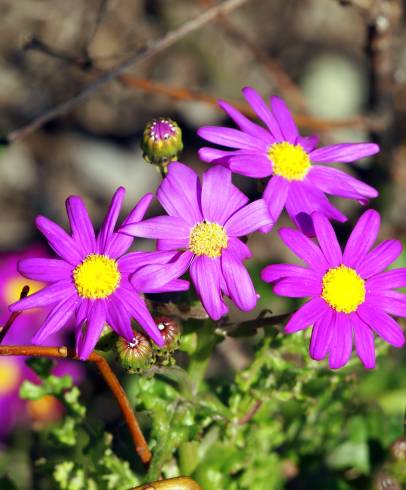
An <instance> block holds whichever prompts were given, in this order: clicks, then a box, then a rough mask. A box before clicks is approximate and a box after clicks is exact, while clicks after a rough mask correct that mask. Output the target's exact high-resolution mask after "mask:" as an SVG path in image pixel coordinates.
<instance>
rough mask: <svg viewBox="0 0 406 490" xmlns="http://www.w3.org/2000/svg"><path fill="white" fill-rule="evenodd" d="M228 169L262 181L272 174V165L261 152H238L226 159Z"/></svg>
mask: <svg viewBox="0 0 406 490" xmlns="http://www.w3.org/2000/svg"><path fill="white" fill-rule="evenodd" d="M227 162H228V168H229V169H230V170H232V171H233V172H234V173H236V174H240V175H245V176H246V177H253V178H255V179H262V178H264V177H269V176H270V175H271V174H272V163H271V161H270V160H269V158H268V157H267V156H266V153H265V152H264V151H262V152H248V151H245V152H238V153H236V154H235V155H232V156H230V157H229V158H228V160H227Z"/></svg>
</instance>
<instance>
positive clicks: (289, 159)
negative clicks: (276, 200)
mask: <svg viewBox="0 0 406 490" xmlns="http://www.w3.org/2000/svg"><path fill="white" fill-rule="evenodd" d="M268 157H269V159H270V160H271V161H272V169H273V173H274V174H275V175H279V176H280V177H283V178H285V179H286V180H289V181H290V180H303V179H304V178H305V177H306V175H307V173H308V171H309V170H310V167H311V164H310V158H309V155H308V154H307V153H306V152H305V150H304V149H303V147H302V146H300V145H292V144H291V143H288V142H287V141H284V142H282V143H274V144H273V145H271V146H270V147H269V149H268Z"/></svg>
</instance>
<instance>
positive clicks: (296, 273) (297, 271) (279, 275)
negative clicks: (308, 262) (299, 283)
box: [261, 264, 321, 282]
mask: <svg viewBox="0 0 406 490" xmlns="http://www.w3.org/2000/svg"><path fill="white" fill-rule="evenodd" d="M286 277H295V278H297V279H300V278H301V277H303V278H310V279H313V280H319V281H321V274H317V273H316V272H315V271H314V270H313V269H306V268H305V267H301V266H300V265H291V264H271V265H267V266H266V267H265V268H264V269H262V272H261V278H262V280H263V281H265V282H274V281H278V280H279V279H283V278H286Z"/></svg>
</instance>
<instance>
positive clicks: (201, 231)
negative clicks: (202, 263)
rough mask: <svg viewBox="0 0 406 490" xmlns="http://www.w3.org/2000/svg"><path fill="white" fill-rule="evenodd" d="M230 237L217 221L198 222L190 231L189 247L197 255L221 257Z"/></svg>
mask: <svg viewBox="0 0 406 490" xmlns="http://www.w3.org/2000/svg"><path fill="white" fill-rule="evenodd" d="M227 244H228V237H227V233H226V232H225V230H224V228H223V227H222V226H220V225H218V224H217V223H207V222H206V221H203V223H198V224H197V225H195V226H194V227H193V229H192V231H191V232H190V236H189V249H190V251H191V252H193V253H194V254H195V255H206V256H207V257H212V258H214V257H219V256H220V255H221V251H222V250H223V248H227Z"/></svg>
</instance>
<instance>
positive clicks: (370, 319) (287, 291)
mask: <svg viewBox="0 0 406 490" xmlns="http://www.w3.org/2000/svg"><path fill="white" fill-rule="evenodd" d="M312 218H313V222H314V228H315V232H316V237H317V240H318V242H319V246H317V245H316V244H315V243H314V242H313V241H312V240H310V239H309V238H308V237H306V236H305V235H304V234H303V233H301V232H299V231H297V230H293V229H289V228H283V229H281V230H280V237H281V238H282V240H283V241H284V243H285V244H286V245H287V246H288V247H289V248H290V249H291V250H292V251H293V252H294V253H295V254H296V255H297V256H298V257H300V258H301V259H302V260H303V261H304V262H305V264H306V267H301V266H298V265H288V264H275V265H269V266H267V267H265V269H264V270H263V271H262V279H263V280H264V281H266V282H274V283H275V285H274V287H273V290H274V292H275V293H276V294H278V295H280V296H288V297H293V298H295V297H298V298H300V297H306V296H311V300H310V301H309V302H307V303H305V304H304V305H303V306H302V307H301V308H300V309H299V310H298V311H297V312H296V313H294V314H293V316H292V317H291V318H290V320H289V322H288V324H287V325H286V327H285V332H287V333H294V332H297V331H299V330H303V329H305V328H307V327H309V326H312V327H313V330H312V336H311V341H310V355H311V357H312V358H313V359H315V360H317V361H320V360H322V359H324V358H325V357H326V356H327V355H328V356H329V365H330V367H331V368H333V369H336V368H340V367H342V366H344V365H345V364H346V363H347V361H348V359H349V358H350V355H351V351H352V340H353V338H354V341H355V349H356V352H357V354H358V356H359V357H360V359H361V361H362V362H363V364H364V366H365V367H366V368H374V367H375V349H374V333H376V334H377V335H378V336H379V337H381V338H382V339H383V340H385V341H386V342H388V343H389V344H391V345H393V346H394V347H403V346H404V344H405V335H404V333H403V331H402V329H401V328H400V326H399V325H398V323H397V322H396V321H395V320H394V319H393V318H392V317H391V316H390V315H395V316H399V317H406V295H404V294H402V293H400V292H398V291H393V289H395V288H399V287H404V286H406V269H393V270H389V271H386V272H383V271H384V269H386V267H387V266H388V265H390V264H391V263H392V262H393V261H394V260H396V258H397V257H398V256H399V255H400V253H401V251H402V245H401V243H400V242H399V241H398V240H386V241H384V242H382V243H381V244H379V245H378V246H376V247H375V248H373V249H372V250H371V247H372V245H373V243H374V242H375V240H376V237H377V234H378V231H379V225H380V216H379V213H377V212H376V211H374V210H368V211H366V212H365V213H364V214H363V215H362V216H361V218H360V219H359V221H358V222H357V224H356V225H355V227H354V229H353V231H352V233H351V235H350V237H349V239H348V242H347V245H346V247H345V249H344V252H342V251H341V248H340V245H339V244H338V241H337V238H336V235H335V232H334V230H333V228H332V226H331V224H330V223H329V221H328V220H327V218H326V217H324V216H323V215H321V214H320V213H313V215H312Z"/></svg>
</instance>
